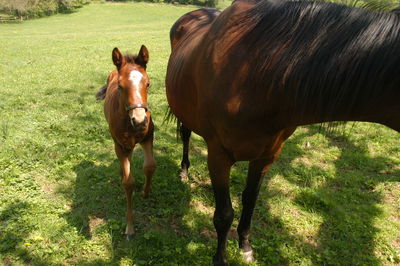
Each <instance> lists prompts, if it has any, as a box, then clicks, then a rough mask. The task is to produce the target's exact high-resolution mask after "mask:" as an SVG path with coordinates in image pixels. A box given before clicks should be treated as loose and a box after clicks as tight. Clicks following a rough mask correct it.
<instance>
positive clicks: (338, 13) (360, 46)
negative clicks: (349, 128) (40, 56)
mask: <svg viewBox="0 0 400 266" xmlns="http://www.w3.org/2000/svg"><path fill="white" fill-rule="evenodd" d="M239 20H240V24H241V25H242V26H241V30H242V31H244V32H245V34H244V35H242V38H241V40H240V41H241V42H242V44H244V46H245V47H247V50H248V51H253V52H252V57H251V58H252V61H253V62H254V66H253V67H254V68H253V73H254V77H252V78H251V80H253V81H254V84H255V87H257V86H258V87H259V89H262V90H264V91H265V97H266V99H267V100H268V95H270V94H271V93H273V92H274V90H281V91H284V92H285V93H290V94H291V95H292V96H293V105H295V106H297V107H298V108H296V110H301V111H302V112H314V113H315V112H320V113H323V115H324V116H329V115H330V114H331V113H332V112H334V111H335V110H338V109H340V108H341V109H343V108H344V109H346V112H347V113H351V112H352V108H353V107H354V105H356V106H357V105H358V106H357V107H358V108H359V107H360V106H359V105H360V104H363V103H372V102H374V101H377V100H379V99H380V98H381V97H382V98H383V97H385V98H389V99H390V98H392V99H394V100H395V99H397V100H400V97H399V96H400V16H398V15H397V14H396V13H391V12H374V11H368V10H364V9H358V8H351V7H347V6H342V5H337V4H331V3H321V2H305V1H277V0H272V1H270V0H268V1H260V2H259V3H258V4H257V5H255V6H254V7H253V8H251V9H249V10H248V11H246V12H244V13H243V14H242V15H241V18H239ZM233 49H234V48H233ZM261 86H262V88H261ZM365 108H368V106H365Z"/></svg>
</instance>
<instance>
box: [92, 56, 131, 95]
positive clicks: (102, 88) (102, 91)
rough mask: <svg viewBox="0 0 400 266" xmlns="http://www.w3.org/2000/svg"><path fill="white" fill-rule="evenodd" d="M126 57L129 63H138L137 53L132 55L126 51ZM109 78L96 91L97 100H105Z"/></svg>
mask: <svg viewBox="0 0 400 266" xmlns="http://www.w3.org/2000/svg"><path fill="white" fill-rule="evenodd" d="M124 57H125V60H126V62H127V63H128V64H137V62H136V59H137V57H138V56H137V55H132V54H130V53H126V54H125V55H124ZM108 78H109V77H108ZM108 78H107V83H106V84H105V85H104V86H103V87H101V88H100V89H99V90H98V91H97V93H96V100H98V101H100V100H104V98H105V97H106V92H107V87H108V82H109V80H108Z"/></svg>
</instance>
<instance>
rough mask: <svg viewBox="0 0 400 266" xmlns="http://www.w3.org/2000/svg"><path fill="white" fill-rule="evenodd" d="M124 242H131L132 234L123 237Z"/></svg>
mask: <svg viewBox="0 0 400 266" xmlns="http://www.w3.org/2000/svg"><path fill="white" fill-rule="evenodd" d="M125 239H126V241H131V239H133V234H132V235H125Z"/></svg>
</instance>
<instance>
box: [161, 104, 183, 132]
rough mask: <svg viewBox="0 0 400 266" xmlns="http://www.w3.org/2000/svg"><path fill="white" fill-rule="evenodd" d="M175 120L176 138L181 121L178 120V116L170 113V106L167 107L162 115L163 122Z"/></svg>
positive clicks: (179, 130)
mask: <svg viewBox="0 0 400 266" xmlns="http://www.w3.org/2000/svg"><path fill="white" fill-rule="evenodd" d="M170 122H176V139H179V138H180V132H181V127H182V122H180V121H179V120H178V118H177V117H176V116H175V115H174V114H173V113H172V111H171V108H169V107H168V109H167V111H166V112H165V115H164V121H163V124H164V123H170Z"/></svg>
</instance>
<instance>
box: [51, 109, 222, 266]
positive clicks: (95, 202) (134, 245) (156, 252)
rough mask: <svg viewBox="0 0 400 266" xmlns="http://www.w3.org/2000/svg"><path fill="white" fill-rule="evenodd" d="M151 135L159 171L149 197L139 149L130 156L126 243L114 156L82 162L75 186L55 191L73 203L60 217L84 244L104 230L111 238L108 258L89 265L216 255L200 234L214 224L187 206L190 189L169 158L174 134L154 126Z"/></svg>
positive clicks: (210, 237)
mask: <svg viewBox="0 0 400 266" xmlns="http://www.w3.org/2000/svg"><path fill="white" fill-rule="evenodd" d="M78 119H84V120H87V119H88V118H87V117H86V118H78ZM155 134H156V137H155V149H154V153H155V159H156V161H157V170H156V172H155V174H154V177H153V191H152V193H151V195H150V197H149V198H148V199H144V198H143V196H142V195H141V190H142V186H143V184H144V179H145V177H144V174H143V171H142V164H143V152H142V150H141V148H136V149H135V151H134V153H133V156H132V165H131V169H132V171H133V175H134V177H135V181H136V187H135V195H134V199H133V201H134V213H135V215H134V216H135V218H134V219H135V220H134V228H135V232H136V233H135V235H134V237H133V239H131V240H130V241H129V242H128V241H126V240H125V237H124V235H123V232H124V231H125V225H126V220H125V211H126V209H125V206H126V202H125V201H126V200H125V194H124V191H123V187H122V185H121V183H120V175H119V171H120V170H119V162H118V160H117V159H116V156H114V155H110V153H106V154H98V155H96V159H95V160H94V161H89V160H85V161H81V162H80V163H79V164H77V165H75V166H74V168H73V169H74V171H75V173H76V179H75V181H74V183H73V184H72V185H71V184H68V185H65V186H64V187H62V186H60V187H59V188H58V193H61V194H63V195H64V197H66V198H70V199H72V204H71V206H70V211H69V212H68V213H66V214H65V216H64V217H65V219H66V221H67V222H68V223H69V224H70V225H71V226H73V227H75V228H76V229H77V231H78V232H79V233H80V234H81V235H82V236H84V237H85V238H86V239H88V240H92V239H93V238H96V236H97V235H99V234H101V233H102V232H103V233H104V232H106V233H107V234H109V235H110V236H111V241H110V246H109V247H108V249H109V250H110V251H111V252H112V258H111V259H110V260H104V259H98V260H95V261H92V262H91V263H95V264H96V263H99V264H103V263H117V262H120V261H121V260H123V259H129V260H131V261H133V262H135V263H136V264H146V265H148V264H164V263H174V262H175V263H179V262H181V261H182V257H184V258H187V261H188V263H189V262H191V263H198V255H196V254H198V253H200V254H203V255H204V257H203V258H202V261H207V262H208V261H211V257H212V254H213V251H214V250H213V247H214V245H213V244H211V243H213V242H214V241H216V240H215V239H214V237H213V235H208V234H206V233H204V232H203V231H204V224H207V226H206V227H208V228H211V227H212V220H211V219H210V217H209V216H208V215H207V214H203V213H201V212H196V211H193V210H192V209H191V207H190V202H191V201H192V192H193V188H191V187H190V184H188V183H185V182H182V181H181V179H180V178H179V172H180V168H179V164H178V163H177V161H176V160H174V156H171V154H174V153H175V152H176V147H175V146H176V145H175V144H176V143H177V142H176V138H175V136H174V134H173V132H161V131H159V130H158V128H156V131H155ZM157 139H163V143H167V144H168V145H167V144H161V145H158V144H157ZM169 143H173V144H172V145H169ZM110 149H113V147H112V146H110ZM176 157H177V156H175V158H176ZM200 261H201V260H200ZM87 262H88V261H82V263H87Z"/></svg>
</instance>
